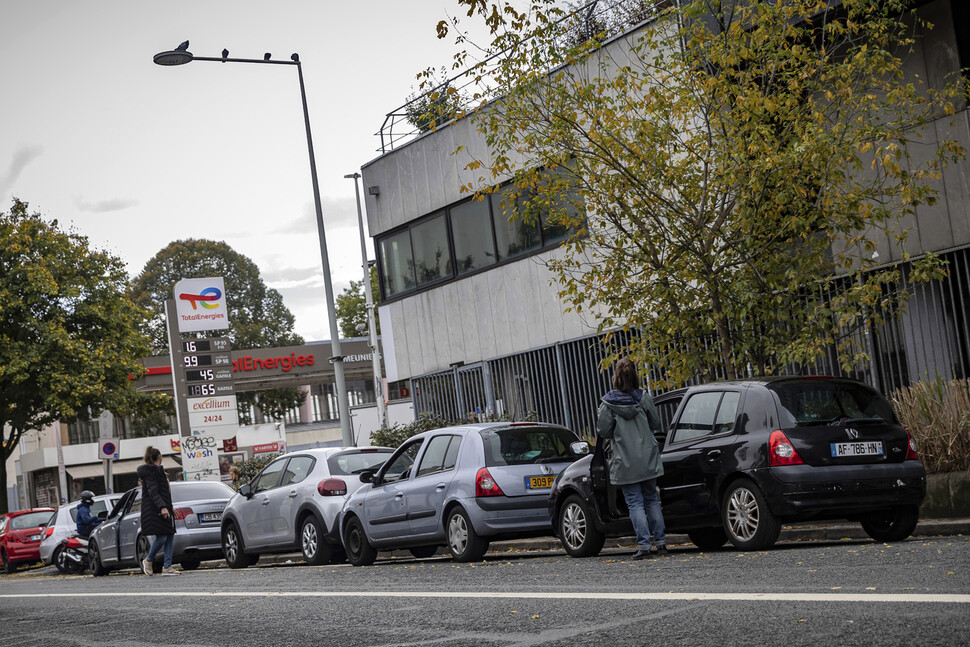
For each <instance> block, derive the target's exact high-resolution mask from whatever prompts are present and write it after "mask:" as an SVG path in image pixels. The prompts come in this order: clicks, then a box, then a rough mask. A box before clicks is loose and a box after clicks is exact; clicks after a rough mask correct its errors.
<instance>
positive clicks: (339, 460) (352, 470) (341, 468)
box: [327, 449, 394, 476]
mask: <svg viewBox="0 0 970 647" xmlns="http://www.w3.org/2000/svg"><path fill="white" fill-rule="evenodd" d="M393 453H394V452H392V451H391V450H388V449H381V450H378V451H369V452H347V453H344V454H335V455H334V456H331V457H330V458H328V459H327V465H328V466H330V473H331V474H332V475H334V476H346V475H347V474H360V473H361V472H366V471H368V470H373V471H376V470H377V469H378V468H380V466H381V465H383V464H384V461H386V460H387V459H388V458H390V457H391V454H393Z"/></svg>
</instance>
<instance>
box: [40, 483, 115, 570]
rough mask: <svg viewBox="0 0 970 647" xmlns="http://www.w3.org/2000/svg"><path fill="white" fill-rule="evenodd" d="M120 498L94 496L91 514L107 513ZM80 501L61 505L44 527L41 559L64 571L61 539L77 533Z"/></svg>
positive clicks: (101, 495) (105, 495)
mask: <svg viewBox="0 0 970 647" xmlns="http://www.w3.org/2000/svg"><path fill="white" fill-rule="evenodd" d="M120 500H121V495H120V494H100V495H98V496H96V497H94V504H93V505H92V506H91V514H93V515H94V516H98V515H99V514H101V513H102V512H104V513H105V514H107V513H108V512H109V511H110V510H111V508H113V507H114V505H115V504H116V503H117V502H118V501H120ZM79 503H80V501H74V502H73V503H66V504H64V505H62V506H60V507H59V508H58V509H57V513H56V514H54V516H53V517H51V520H50V522H49V523H48V524H47V527H46V528H44V532H43V535H44V538H43V539H41V540H40V559H41V561H42V562H44V563H45V564H47V565H48V566H50V565H51V564H53V565H54V566H56V567H57V570H59V571H60V572H62V573H63V572H64V571H65V569H64V563H63V554H62V552H61V541H63V540H64V539H66V538H68V537H70V536H71V535H76V534H77V506H78V504H79Z"/></svg>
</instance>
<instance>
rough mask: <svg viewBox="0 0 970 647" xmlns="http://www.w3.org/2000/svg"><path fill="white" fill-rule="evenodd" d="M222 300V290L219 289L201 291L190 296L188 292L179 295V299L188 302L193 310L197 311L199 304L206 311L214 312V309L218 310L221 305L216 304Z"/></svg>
mask: <svg viewBox="0 0 970 647" xmlns="http://www.w3.org/2000/svg"><path fill="white" fill-rule="evenodd" d="M221 298H222V290H220V289H219V288H206V289H204V290H202V291H200V292H199V293H198V294H189V293H188V292H183V293H182V294H180V295H179V299H182V300H184V301H188V302H190V303H191V304H192V309H193V310H195V309H196V304H199V305H200V306H202V307H203V308H205V309H206V310H212V309H213V308H218V307H219V304H218V303H214V302H215V301H218V300H219V299H221Z"/></svg>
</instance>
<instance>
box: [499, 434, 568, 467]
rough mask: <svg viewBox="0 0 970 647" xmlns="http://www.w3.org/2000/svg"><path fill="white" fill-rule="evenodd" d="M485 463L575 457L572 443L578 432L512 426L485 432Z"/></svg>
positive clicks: (538, 460)
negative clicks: (571, 446) (571, 451)
mask: <svg viewBox="0 0 970 647" xmlns="http://www.w3.org/2000/svg"><path fill="white" fill-rule="evenodd" d="M481 435H482V441H483V442H484V444H485V465H487V466H492V465H527V464H531V463H551V462H555V461H560V460H564V461H565V460H570V461H571V460H572V456H571V454H570V453H569V445H570V443H573V442H575V441H576V440H578V439H577V437H576V435H575V434H573V433H572V432H570V431H569V430H567V429H558V428H551V427H511V428H509V429H486V430H484V431H482V432H481Z"/></svg>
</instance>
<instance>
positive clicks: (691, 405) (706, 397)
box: [673, 391, 721, 443]
mask: <svg viewBox="0 0 970 647" xmlns="http://www.w3.org/2000/svg"><path fill="white" fill-rule="evenodd" d="M720 401H721V393H720V391H714V392H708V393H697V394H695V395H692V396H691V397H690V399H689V400H687V404H685V405H684V411H683V413H681V414H680V420H678V421H677V427H676V428H675V429H674V438H673V441H674V442H675V443H680V442H684V441H685V440H693V439H695V438H701V437H703V436H710V435H711V434H713V433H714V416H715V414H716V413H717V404H718V402H720Z"/></svg>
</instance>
